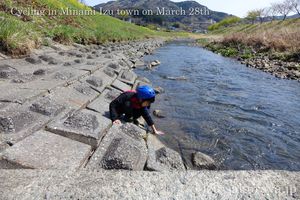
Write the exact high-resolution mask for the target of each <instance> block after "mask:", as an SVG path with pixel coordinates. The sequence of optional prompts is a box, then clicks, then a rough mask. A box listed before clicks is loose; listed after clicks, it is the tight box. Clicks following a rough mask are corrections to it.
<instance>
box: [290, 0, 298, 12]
mask: <svg viewBox="0 0 300 200" xmlns="http://www.w3.org/2000/svg"><path fill="white" fill-rule="evenodd" d="M290 4H291V6H292V8H293V10H294V11H295V12H297V13H298V15H300V0H290Z"/></svg>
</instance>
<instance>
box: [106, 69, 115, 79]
mask: <svg viewBox="0 0 300 200" xmlns="http://www.w3.org/2000/svg"><path fill="white" fill-rule="evenodd" d="M103 72H104V73H105V74H106V75H108V76H109V77H111V78H114V77H115V76H116V73H115V71H114V70H113V69H112V68H110V67H105V68H104V69H103Z"/></svg>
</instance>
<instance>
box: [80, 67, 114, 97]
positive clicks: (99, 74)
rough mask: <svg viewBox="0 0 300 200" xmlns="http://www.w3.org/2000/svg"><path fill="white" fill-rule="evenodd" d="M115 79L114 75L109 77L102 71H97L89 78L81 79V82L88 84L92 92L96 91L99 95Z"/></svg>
mask: <svg viewBox="0 0 300 200" xmlns="http://www.w3.org/2000/svg"><path fill="white" fill-rule="evenodd" d="M115 77H116V75H114V76H113V77H110V76H108V75H106V74H105V73H104V72H103V71H100V70H99V71H96V72H95V73H93V74H92V75H91V76H88V77H86V78H84V79H82V80H81V82H86V83H88V84H89V85H90V86H91V87H92V88H93V89H94V90H97V91H98V92H100V93H101V92H103V90H104V89H105V87H107V86H108V85H110V84H111V83H112V82H113V81H114V79H115Z"/></svg>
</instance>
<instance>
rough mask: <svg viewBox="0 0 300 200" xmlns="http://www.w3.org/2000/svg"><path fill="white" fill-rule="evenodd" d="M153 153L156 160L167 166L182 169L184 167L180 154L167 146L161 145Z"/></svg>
mask: <svg viewBox="0 0 300 200" xmlns="http://www.w3.org/2000/svg"><path fill="white" fill-rule="evenodd" d="M155 153H156V159H157V161H159V162H160V163H162V164H163V165H165V166H167V167H168V168H170V169H182V170H183V169H184V166H183V164H182V159H181V156H180V155H179V153H177V152H176V151H174V150H172V149H170V148H167V147H162V148H160V149H159V150H157V151H156V152H155Z"/></svg>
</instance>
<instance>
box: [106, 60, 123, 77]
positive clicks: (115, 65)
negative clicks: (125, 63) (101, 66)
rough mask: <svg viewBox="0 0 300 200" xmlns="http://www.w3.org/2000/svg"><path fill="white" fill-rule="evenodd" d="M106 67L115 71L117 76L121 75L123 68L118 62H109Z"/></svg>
mask: <svg viewBox="0 0 300 200" xmlns="http://www.w3.org/2000/svg"><path fill="white" fill-rule="evenodd" d="M106 66H107V67H109V68H111V69H113V70H114V71H115V72H116V73H117V74H119V72H120V71H121V70H122V68H121V66H120V64H119V63H118V62H111V61H108V62H107V63H106Z"/></svg>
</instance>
